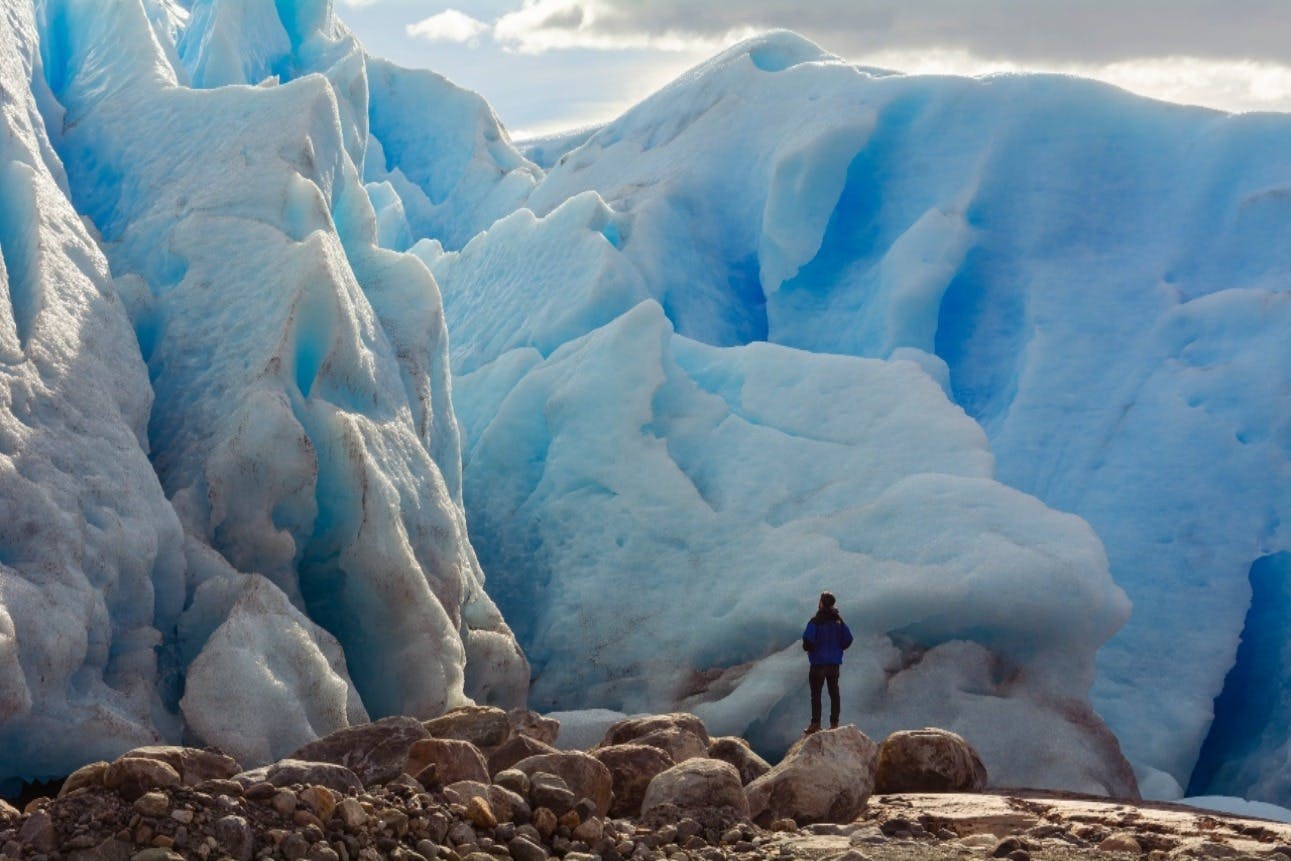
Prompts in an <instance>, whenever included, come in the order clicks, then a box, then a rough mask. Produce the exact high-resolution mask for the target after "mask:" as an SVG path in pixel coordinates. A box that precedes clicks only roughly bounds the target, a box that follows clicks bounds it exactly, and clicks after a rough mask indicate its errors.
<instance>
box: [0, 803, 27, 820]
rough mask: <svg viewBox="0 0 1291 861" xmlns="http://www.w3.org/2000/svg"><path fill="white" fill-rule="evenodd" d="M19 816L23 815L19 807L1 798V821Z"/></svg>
mask: <svg viewBox="0 0 1291 861" xmlns="http://www.w3.org/2000/svg"><path fill="white" fill-rule="evenodd" d="M19 816H22V812H21V811H20V810H18V808H16V807H14V806H13V805H12V804H10V803H9V802H7V801H5V800H4V799H3V798H0V821H4V820H8V819H17V818H18V817H19Z"/></svg>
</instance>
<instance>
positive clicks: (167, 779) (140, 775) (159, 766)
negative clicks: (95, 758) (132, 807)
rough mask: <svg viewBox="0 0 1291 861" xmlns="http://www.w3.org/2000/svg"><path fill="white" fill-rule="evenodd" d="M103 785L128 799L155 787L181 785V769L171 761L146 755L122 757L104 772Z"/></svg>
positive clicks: (137, 796) (162, 787)
mask: <svg viewBox="0 0 1291 861" xmlns="http://www.w3.org/2000/svg"><path fill="white" fill-rule="evenodd" d="M103 785H104V786H106V787H107V788H108V789H112V790H115V791H116V792H117V793H118V794H119V795H120V796H121V797H122V798H124V799H125V800H126V801H134V800H135V799H136V798H139V797H140V796H141V795H143V794H144V793H146V792H150V791H151V790H154V789H169V788H170V787H174V786H179V785H180V778H179V771H178V770H177V769H176V768H175V767H174V766H172V765H171V764H170V763H167V762H162V761H161V760H159V759H149V758H146V757H135V758H128V757H121V758H120V759H117V760H116V761H115V762H113V763H112V764H111V765H109V766H108V767H107V769H106V770H105V771H104V772H103Z"/></svg>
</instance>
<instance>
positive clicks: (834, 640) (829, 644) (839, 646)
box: [802, 607, 852, 666]
mask: <svg viewBox="0 0 1291 861" xmlns="http://www.w3.org/2000/svg"><path fill="white" fill-rule="evenodd" d="M850 645H852V632H851V630H850V629H849V628H848V627H847V623H846V622H844V621H843V617H842V616H840V615H839V614H838V608H836V607H828V608H826V609H824V610H820V611H818V612H817V613H816V615H815V616H812V617H811V621H810V622H808V623H807V630H805V631H803V632H802V648H803V650H804V651H806V652H807V660H808V661H810V662H811V665H812V666H817V665H826V666H828V665H832V664H841V663H842V662H843V651H844V650H845V649H846V648H847V647H848V646H850Z"/></svg>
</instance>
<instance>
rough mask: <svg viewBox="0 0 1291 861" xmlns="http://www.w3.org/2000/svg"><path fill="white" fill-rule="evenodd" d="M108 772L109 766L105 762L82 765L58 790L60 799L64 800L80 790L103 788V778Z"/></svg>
mask: <svg viewBox="0 0 1291 861" xmlns="http://www.w3.org/2000/svg"><path fill="white" fill-rule="evenodd" d="M107 772H108V764H107V763H106V762H104V761H103V760H99V761H98V762H91V763H90V764H89V765H82V766H81V767H80V768H78V769H76V771H73V772H72V773H71V774H69V775H68V776H67V780H64V781H63V785H62V786H61V787H60V788H59V790H58V797H59V798H64V797H66V796H68V795H71V794H72V793H73V792H75V791H76V790H78V789H85V788H90V789H98V788H99V787H101V786H103V777H104V775H106V774H107Z"/></svg>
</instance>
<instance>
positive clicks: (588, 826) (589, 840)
mask: <svg viewBox="0 0 1291 861" xmlns="http://www.w3.org/2000/svg"><path fill="white" fill-rule="evenodd" d="M604 835H605V823H604V822H603V821H601V819H600V818H599V817H596V816H593V817H592V818H591V819H588V820H587V821H585V822H580V823H579V824H578V825H577V827H575V828H574V829H573V831H572V832H571V834H570V836H571V837H573V838H574V839H575V840H581V841H583V842H584V843H586V844H587V845H588V846H593V845H595V844H596V842H597V841H599V840H600V839H601V838H602V837H603V836H604Z"/></svg>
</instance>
